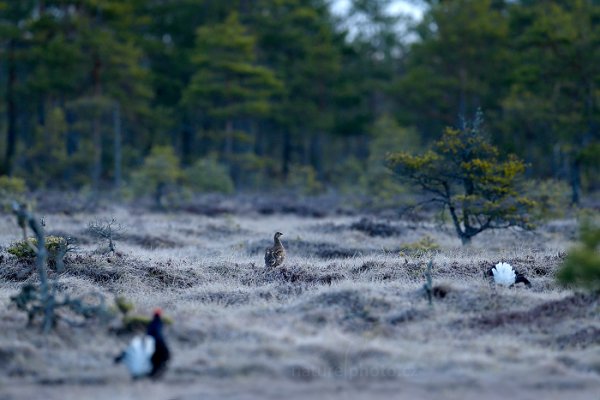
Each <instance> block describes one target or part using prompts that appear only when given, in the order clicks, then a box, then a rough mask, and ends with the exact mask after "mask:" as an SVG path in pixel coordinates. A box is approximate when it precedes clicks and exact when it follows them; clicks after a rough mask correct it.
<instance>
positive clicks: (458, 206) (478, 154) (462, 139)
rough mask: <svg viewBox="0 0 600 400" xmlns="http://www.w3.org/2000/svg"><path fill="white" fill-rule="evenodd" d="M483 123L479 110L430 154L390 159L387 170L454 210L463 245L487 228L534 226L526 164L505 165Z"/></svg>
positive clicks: (448, 130)
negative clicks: (523, 179)
mask: <svg viewBox="0 0 600 400" xmlns="http://www.w3.org/2000/svg"><path fill="white" fill-rule="evenodd" d="M482 123H483V118H482V114H481V111H478V112H477V115H476V116H475V119H474V121H473V122H472V123H467V122H465V123H464V127H463V128H462V129H453V128H446V130H445V131H444V134H443V135H442V138H441V139H440V140H439V141H437V142H435V143H434V145H433V148H432V149H430V150H428V151H427V152H426V153H425V154H423V155H420V156H415V155H411V154H408V153H394V154H391V155H388V157H387V163H388V167H390V168H391V169H392V170H393V171H394V172H395V173H396V174H397V175H398V176H400V177H401V178H403V179H406V180H408V181H409V182H412V183H414V184H415V185H417V186H419V187H420V188H421V189H422V190H423V191H424V192H425V193H426V194H428V195H430V196H431V198H430V199H428V200H426V202H433V203H438V204H440V205H441V206H442V207H443V208H444V209H447V210H448V211H449V212H450V216H451V217H452V222H453V224H454V228H455V229H456V233H457V235H458V237H459V238H460V239H461V241H462V243H463V244H467V243H469V242H470V241H471V238H473V236H475V235H477V234H479V233H481V232H483V231H485V230H488V229H501V228H509V227H521V228H525V229H529V228H532V224H531V222H530V218H529V211H530V209H531V208H532V207H533V206H534V205H535V202H534V201H532V200H530V199H528V198H526V197H524V196H521V195H520V194H519V192H518V190H517V179H518V178H519V176H520V175H522V173H523V172H524V170H525V164H524V163H523V161H521V160H519V159H517V158H516V157H514V156H509V157H508V159H507V160H506V161H500V159H499V152H498V149H497V148H496V147H494V146H492V145H491V144H489V143H488V141H487V139H486V136H485V134H484V133H483V131H482Z"/></svg>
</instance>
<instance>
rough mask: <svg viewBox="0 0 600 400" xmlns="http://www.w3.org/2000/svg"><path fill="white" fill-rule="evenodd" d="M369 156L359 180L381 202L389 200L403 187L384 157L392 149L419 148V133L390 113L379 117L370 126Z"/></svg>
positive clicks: (403, 188) (412, 150) (384, 202)
mask: <svg viewBox="0 0 600 400" xmlns="http://www.w3.org/2000/svg"><path fill="white" fill-rule="evenodd" d="M371 136H372V139H371V142H370V143H369V158H368V160H367V169H366V173H365V175H364V176H363V179H362V184H363V185H364V187H365V188H366V189H367V191H368V193H369V194H370V195H372V196H374V197H375V198H376V199H377V201H378V202H379V203H380V204H382V205H385V204H391V203H392V202H393V201H396V197H397V196H398V195H401V194H403V193H405V192H406V188H405V187H404V186H403V185H402V184H401V183H400V182H399V181H398V180H397V179H395V177H394V175H393V174H392V173H391V171H390V169H389V168H387V167H386V165H385V158H386V156H387V155H388V154H390V153H395V152H416V151H418V150H419V149H420V148H421V145H420V140H419V136H418V133H417V132H416V131H415V130H414V129H410V128H403V127H400V126H399V125H398V123H397V122H396V121H395V120H394V119H393V118H392V117H391V116H389V115H383V116H382V117H380V118H379V119H378V120H377V121H376V122H375V124H374V125H373V127H372V128H371Z"/></svg>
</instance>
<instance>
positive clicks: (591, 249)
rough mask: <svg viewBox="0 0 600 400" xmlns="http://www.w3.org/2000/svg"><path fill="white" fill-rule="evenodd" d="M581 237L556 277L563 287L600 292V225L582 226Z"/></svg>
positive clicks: (586, 224) (588, 223)
mask: <svg viewBox="0 0 600 400" xmlns="http://www.w3.org/2000/svg"><path fill="white" fill-rule="evenodd" d="M579 236H580V237H579V239H580V241H579V244H578V245H577V246H575V247H574V248H572V249H571V250H569V252H568V255H567V258H566V259H565V260H564V262H563V265H562V267H561V268H560V270H559V271H558V273H557V276H556V277H557V279H558V281H559V282H560V283H562V284H563V285H567V286H576V287H581V288H584V289H589V290H593V291H600V225H598V224H597V223H592V222H587V223H584V224H582V226H581V231H580V235H579Z"/></svg>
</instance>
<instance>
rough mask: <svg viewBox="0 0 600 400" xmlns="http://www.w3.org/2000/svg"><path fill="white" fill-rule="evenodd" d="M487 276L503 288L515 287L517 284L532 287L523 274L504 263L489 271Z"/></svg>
mask: <svg viewBox="0 0 600 400" xmlns="http://www.w3.org/2000/svg"><path fill="white" fill-rule="evenodd" d="M485 275H486V276H488V277H490V278H493V279H494V283H495V284H497V285H502V286H513V285H516V284H517V283H524V284H525V286H527V287H531V282H529V279H527V278H526V277H525V275H523V274H522V273H520V272H518V271H517V270H515V269H514V268H513V267H512V265H510V264H508V263H504V262H500V263H498V264H496V265H495V266H494V267H492V268H490V269H489V270H487V272H486V274H485Z"/></svg>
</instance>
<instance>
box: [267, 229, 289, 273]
mask: <svg viewBox="0 0 600 400" xmlns="http://www.w3.org/2000/svg"><path fill="white" fill-rule="evenodd" d="M281 236H283V233H281V232H275V237H274V238H273V240H274V242H275V243H274V244H273V246H272V247H269V248H267V249H266V250H265V266H266V267H271V268H274V267H277V266H279V265H281V264H283V262H284V261H285V248H284V247H283V244H282V243H281V240H280V239H279V238H280V237H281Z"/></svg>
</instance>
